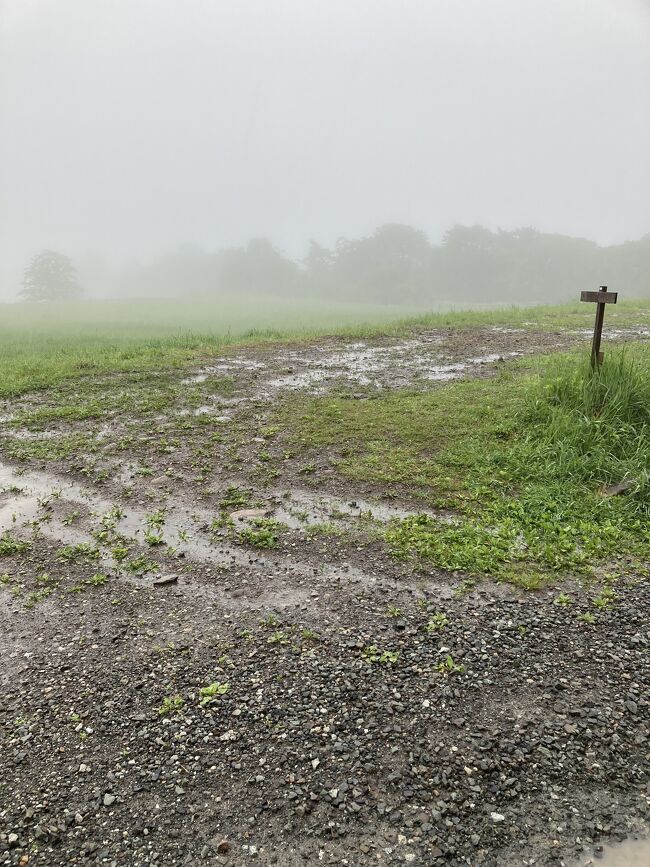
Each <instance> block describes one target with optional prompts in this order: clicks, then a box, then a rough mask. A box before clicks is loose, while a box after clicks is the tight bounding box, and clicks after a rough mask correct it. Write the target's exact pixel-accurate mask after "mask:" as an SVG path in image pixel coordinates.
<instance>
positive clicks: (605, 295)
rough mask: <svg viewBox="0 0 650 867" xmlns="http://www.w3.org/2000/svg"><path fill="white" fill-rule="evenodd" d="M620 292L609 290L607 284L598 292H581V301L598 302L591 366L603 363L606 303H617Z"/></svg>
mask: <svg viewBox="0 0 650 867" xmlns="http://www.w3.org/2000/svg"><path fill="white" fill-rule="evenodd" d="M617 298H618V292H608V291H607V286H601V287H600V290H599V291H598V292H581V293H580V300H581V301H591V302H592V303H594V302H595V304H596V322H595V323H594V336H593V340H592V341H591V367H592V370H595V369H596V365H601V364H602V363H603V358H604V357H605V353H604V352H601V351H600V341H601V340H602V337H603V320H604V318H605V304H616V300H617Z"/></svg>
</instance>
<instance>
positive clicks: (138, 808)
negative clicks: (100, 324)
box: [0, 328, 650, 867]
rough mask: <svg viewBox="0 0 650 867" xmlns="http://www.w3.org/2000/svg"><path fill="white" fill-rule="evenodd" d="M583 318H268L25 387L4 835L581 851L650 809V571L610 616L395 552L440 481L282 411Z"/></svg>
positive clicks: (3, 679)
mask: <svg viewBox="0 0 650 867" xmlns="http://www.w3.org/2000/svg"><path fill="white" fill-rule="evenodd" d="M642 331H643V329H636V330H635V329H630V330H628V331H621V332H619V333H618V334H616V335H610V337H614V338H617V339H620V340H624V339H627V338H628V337H636V336H639V335H641V336H644V335H643V334H642ZM580 340H582V341H583V340H584V335H583V334H576V333H565V332H557V333H551V332H544V333H541V332H540V333H536V332H531V331H523V330H517V329H507V328H500V329H497V328H491V329H465V330H456V331H451V330H450V331H445V330H441V331H435V332H434V331H429V332H418V333H415V332H414V333H413V334H412V335H411V336H410V337H408V338H407V339H404V338H400V339H397V338H395V339H387V338H384V339H374V340H372V341H364V342H361V341H351V340H335V339H327V340H320V341H315V342H313V343H311V344H300V345H276V346H265V347H257V348H254V347H249V348H246V349H242V350H240V351H234V352H230V353H229V354H227V355H225V356H224V357H222V358H213V359H207V360H206V363H205V365H203V366H202V367H201V368H199V369H192V370H177V371H172V372H169V371H167V372H161V373H159V374H157V373H155V372H154V373H149V374H142V375H141V374H138V375H136V374H134V375H127V374H124V375H122V376H115V375H112V376H96V377H88V378H87V379H83V380H79V381H75V382H72V383H68V384H65V385H64V386H62V387H61V388H60V389H57V390H52V391H50V392H49V393H39V394H33V395H27V396H23V397H21V398H17V399H15V400H12V401H7V402H5V404H4V405H3V406H2V408H1V409H0V414H1V415H2V418H3V423H2V430H1V431H0V449H1V454H2V464H1V465H0V489H1V490H2V493H0V532H2V533H5V534H6V535H5V536H3V537H2V539H3V540H4V542H3V541H0V554H1V555H2V556H0V652H1V663H0V684H1V685H2V692H1V701H0V737H1V741H0V745H1V752H0V864H1V865H25V864H30V865H31V864H34V865H53V867H54V865H76V864H86V865H144V864H149V865H161V867H162V865H194V864H203V863H206V864H215V865H217V864H229V865H242V864H248V863H258V864H278V865H288V867H291V865H302V864H320V863H323V864H347V865H359V867H361V865H369V864H385V865H393V864H414V865H438V864H440V865H443V864H448V865H461V864H462V865H467V864H469V865H475V864H476V865H498V867H502V865H506V867H507V865H524V864H527V865H530V864H536V865H546V864H549V865H550V864H553V865H563V864H566V865H569V864H571V865H572V864H585V863H588V862H589V861H590V859H591V858H592V857H593V854H594V852H595V853H596V855H598V854H601V853H600V852H599V851H598V847H601V846H602V845H603V843H618V842H620V841H622V840H624V839H626V838H628V837H630V836H631V835H634V834H635V833H637V832H643V830H644V829H645V828H646V827H647V824H646V823H647V820H648V816H649V805H650V789H649V775H648V770H649V744H650V742H649V740H648V734H649V725H650V705H649V701H648V696H649V694H650V689H649V687H650V659H649V656H648V654H649V649H650V632H649V630H648V613H649V608H650V604H649V603H650V598H649V590H650V580H649V579H648V578H647V576H645V575H638V576H635V578H634V580H631V581H629V582H628V583H627V584H626V586H624V587H621V588H620V591H619V593H618V597H617V604H616V606H612V608H611V610H608V611H607V612H606V613H605V614H604V615H603V616H602V617H601V618H599V623H598V628H597V629H594V628H590V627H589V625H588V624H587V623H584V624H583V625H582V626H580V627H577V626H576V613H577V607H576V605H573V606H571V608H569V607H568V606H564V605H557V604H553V603H554V600H555V599H556V598H557V595H558V589H559V588H558V587H549V588H547V589H545V590H543V591H539V592H537V593H523V592H520V591H517V590H515V589H514V588H512V587H510V586H508V585H498V584H494V583H493V582H490V581H489V580H487V579H486V580H484V581H481V582H479V583H478V584H476V585H475V586H472V584H471V583H468V582H467V581H466V576H463V575H462V574H457V573H455V574H451V575H450V574H446V573H442V572H438V571H436V570H432V569H422V568H416V567H415V566H414V565H413V564H409V563H407V562H404V561H400V560H396V559H395V558H394V557H393V556H392V555H391V554H390V552H389V551H388V549H387V548H386V546H385V544H384V542H383V541H382V530H383V528H385V526H386V525H387V524H388V523H389V522H390V521H391V520H393V519H395V518H401V517H404V516H405V515H408V514H412V513H413V512H422V511H427V510H428V509H434V508H435V506H434V505H433V504H431V503H428V502H426V501H421V500H418V499H417V498H416V497H414V495H413V494H412V493H411V492H410V491H409V490H408V489H407V488H406V487H405V489H404V490H403V491H400V490H392V491H390V492H386V491H384V490H382V489H381V487H379V486H373V485H371V484H368V483H364V484H363V485H360V484H359V485H358V484H355V483H354V482H352V481H351V480H350V479H347V478H345V477H343V476H342V475H341V474H340V473H339V472H338V471H337V467H336V465H335V463H334V462H333V461H332V460H331V458H330V456H329V455H328V454H327V453H326V452H323V453H322V454H320V455H316V456H314V455H312V456H311V457H310V460H309V463H308V464H305V463H304V456H303V454H302V453H301V452H300V450H299V449H295V448H294V445H293V444H292V443H291V440H290V438H289V437H287V436H286V435H285V432H284V431H282V430H281V429H280V428H281V426H280V425H278V424H277V419H278V412H279V411H280V410H281V409H282V407H285V406H292V405H293V404H292V403H291V402H292V401H295V400H297V399H302V398H304V396H305V395H308V394H316V395H317V394H325V393H331V392H341V393H344V394H346V395H352V396H354V397H357V398H358V399H360V400H364V399H372V397H373V395H374V394H377V393H380V392H383V391H385V390H386V389H390V388H407V389H430V388H437V387H439V385H440V383H444V382H446V381H449V380H450V379H454V378H459V377H469V376H472V377H474V376H487V377H489V376H494V375H496V374H497V373H498V372H499V371H500V370H502V369H504V366H505V367H507V366H508V365H512V364H521V363H522V362H521V359H525V358H526V357H527V356H528V355H530V354H532V353H540V352H553V351H556V350H559V349H562V348H565V347H568V346H570V345H572V344H574V343H575V342H576V341H580ZM388 493H389V494H390V496H387V494H388ZM267 545H269V546H270V547H267ZM588 605H589V600H588V597H586V596H585V598H584V601H578V603H577V606H578V607H580V606H584V610H585V611H587V610H588ZM621 851H625V850H621ZM628 851H629V852H630V853H631V852H632V849H630V850H628ZM608 857H609V856H606V857H605V859H604V861H603V863H608ZM628 857H629V863H632V861H631V858H632V857H633V855H632V854H630V855H629V856H628ZM635 857H636V856H635ZM640 857H641V858H643V857H644V855H643V854H641V855H640ZM611 863H614V862H613V861H612V862H611ZM621 863H623V862H621ZM625 863H627V862H625ZM639 863H650V860H648V861H646V862H643V861H639Z"/></svg>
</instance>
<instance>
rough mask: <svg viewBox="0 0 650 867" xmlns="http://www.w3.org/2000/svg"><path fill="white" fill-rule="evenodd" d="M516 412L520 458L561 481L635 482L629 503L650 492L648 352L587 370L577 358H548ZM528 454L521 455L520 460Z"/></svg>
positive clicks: (617, 353) (617, 354)
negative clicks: (528, 397) (533, 391)
mask: <svg viewBox="0 0 650 867" xmlns="http://www.w3.org/2000/svg"><path fill="white" fill-rule="evenodd" d="M536 392H537V393H536V394H534V397H533V399H531V400H530V402H529V403H528V405H527V406H526V407H525V409H524V410H523V412H522V413H521V422H522V428H523V430H525V431H527V433H526V434H525V436H524V437H523V438H522V441H521V444H520V451H521V458H522V464H524V461H525V460H528V461H530V462H531V463H532V465H533V466H535V467H537V471H538V472H539V471H540V470H541V471H543V472H544V473H545V474H546V475H551V476H554V477H555V478H558V479H562V480H564V481H565V482H568V481H572V482H578V483H580V482H586V483H590V484H592V485H593V484H601V485H604V484H609V483H612V482H620V481H623V480H627V479H630V480H634V481H635V482H636V494H637V496H636V497H635V500H636V501H637V502H639V503H640V502H648V500H649V495H650V487H649V486H648V475H649V472H650V347H648V345H647V344H645V345H644V344H637V345H636V346H635V348H634V351H633V353H631V352H629V351H626V350H625V349H622V350H613V351H610V352H608V356H607V359H606V361H605V363H604V364H603V365H602V366H600V367H598V368H596V369H595V370H592V369H591V367H590V365H589V362H588V361H587V360H586V359H585V360H583V361H582V362H581V363H579V362H577V361H576V358H575V356H569V357H567V356H562V357H560V358H558V359H552V360H550V361H549V362H547V364H546V369H545V371H544V373H543V375H542V376H541V378H540V381H539V385H538V388H537V390H536ZM526 453H528V454H527V456H526Z"/></svg>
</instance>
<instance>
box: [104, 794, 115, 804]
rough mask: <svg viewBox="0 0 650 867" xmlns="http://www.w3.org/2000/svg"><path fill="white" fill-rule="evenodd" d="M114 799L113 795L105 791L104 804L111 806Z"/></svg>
mask: <svg viewBox="0 0 650 867" xmlns="http://www.w3.org/2000/svg"><path fill="white" fill-rule="evenodd" d="M115 801H116V798H115V795H111V793H110V792H107V793H106V794H105V795H104V806H105V807H111V806H112V805H113V804H114V803H115Z"/></svg>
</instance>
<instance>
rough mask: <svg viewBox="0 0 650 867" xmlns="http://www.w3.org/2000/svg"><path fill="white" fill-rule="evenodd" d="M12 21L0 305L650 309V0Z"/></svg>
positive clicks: (185, 3)
mask: <svg viewBox="0 0 650 867" xmlns="http://www.w3.org/2000/svg"><path fill="white" fill-rule="evenodd" d="M0 10H1V12H0V15H1V17H0V124H1V129H0V226H1V236H0V260H1V264H0V298H3V299H11V298H14V297H15V296H16V293H17V291H18V290H19V289H20V283H21V279H22V272H23V268H24V267H25V265H26V263H27V261H28V260H29V259H30V257H32V256H33V255H34V254H35V253H37V252H38V251H39V250H42V249H52V250H55V251H60V252H62V253H64V254H65V255H67V256H69V257H70V258H71V259H72V261H73V262H74V264H75V265H76V266H77V268H78V270H79V274H80V283H81V284H82V286H83V287H84V289H85V290H86V294H87V295H88V296H90V297H93V296H97V297H99V296H103V295H111V294H115V295H120V296H124V295H129V294H135V295H140V294H158V293H159V294H163V295H174V294H182V293H188V292H200V293H209V292H210V291H212V290H213V289H214V291H217V290H218V291H223V292H237V291H242V290H246V289H251V290H252V289H255V290H256V291H258V290H261V291H274V292H275V291H278V292H283V293H285V294H286V293H294V292H301V291H303V287H306V288H307V289H308V291H310V292H312V293H325V294H327V293H330V292H332V291H336V292H337V293H338V294H339V295H340V296H341V297H354V298H357V299H361V300H363V299H365V298H368V299H372V300H382V301H397V302H399V301H401V300H402V299H403V298H405V297H407V298H408V299H409V300H411V301H413V302H415V303H424V301H425V300H426V299H427V298H430V297H431V296H432V294H433V295H435V296H436V297H440V298H445V299H446V298H456V299H459V300H472V299H473V297H474V296H473V292H475V293H477V294H478V295H481V296H485V295H486V293H487V294H488V295H489V297H490V300H494V301H498V300H518V301H521V300H527V299H530V300H533V301H537V300H540V295H543V293H544V290H545V287H548V288H549V290H550V292H551V295H552V296H553V298H559V297H564V296H565V295H566V293H567V292H569V290H570V289H572V288H573V287H575V286H577V284H580V283H583V284H587V283H589V282H591V283H595V284H597V283H599V282H610V283H612V284H616V285H617V286H618V287H619V288H625V286H629V288H630V289H631V291H634V292H636V293H638V292H644V291H650V286H648V273H649V272H650V239H649V238H648V237H647V233H649V232H650V159H649V158H648V154H650V3H648V2H647V0H546V2H543V3H542V2H539V0H491V2H489V3H488V2H485V0H456V2H452V0H401V2H398V0H327V2H325V0H320V2H317V0H229V2H225V0H182V2H181V0H4V2H1V5H0ZM463 226H465V227H477V226H480V227H484V228H467V229H462V228H460V227H463ZM378 227H388V228H384V229H381V228H380V230H379V232H378V233H377V231H376V230H377V229H378ZM405 227H409V228H405ZM411 227H412V228H411ZM454 227H456V228H454ZM522 227H523V228H524V231H520V230H521V229H522ZM526 227H534V229H535V230H537V231H536V232H534V231H531V230H529V229H527V228H526ZM450 230H451V231H450ZM560 236H571V237H572V238H574V239H576V238H579V239H585V240H582V241H578V240H569V239H567V238H562V237H560ZM644 236H646V237H645V238H644ZM641 238H644V240H639V239H641ZM251 239H254V240H253V244H252V247H251V245H250V243H249V242H250V241H251ZM255 239H258V240H255ZM260 239H263V240H260ZM311 241H315V242H317V244H314V243H312V244H310V242H311ZM626 241H630V242H632V241H633V242H637V243H633V244H625V243H624V242H626ZM395 245H396V246H395ZM391 250H393V254H392V257H391V254H390V251H391ZM238 257H239V258H238ZM382 257H383V258H382ZM405 259H406V260H407V264H406V265H404V266H403V267H402V266H399V267H398V266H397V265H396V263H399V262H402V263H403V262H404V261H405ZM274 269H275V270H274ZM400 269H401V270H400ZM377 273H379V274H380V278H377V277H376V274H377ZM369 274H370V276H368V275H369ZM224 275H225V276H224ZM233 275H234V276H233ZM269 275H275V276H269ZM373 275H374V276H373Z"/></svg>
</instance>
